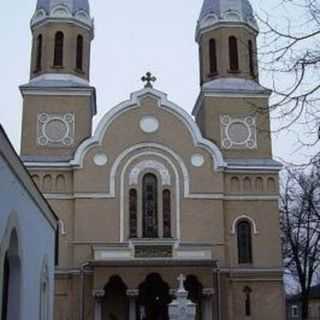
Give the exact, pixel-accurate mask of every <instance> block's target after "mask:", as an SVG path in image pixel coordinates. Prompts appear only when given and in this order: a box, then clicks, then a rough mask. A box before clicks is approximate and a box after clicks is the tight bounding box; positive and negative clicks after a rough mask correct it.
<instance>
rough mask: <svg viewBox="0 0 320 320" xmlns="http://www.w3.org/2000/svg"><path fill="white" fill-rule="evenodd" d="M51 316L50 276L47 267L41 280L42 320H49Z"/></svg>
mask: <svg viewBox="0 0 320 320" xmlns="http://www.w3.org/2000/svg"><path fill="white" fill-rule="evenodd" d="M48 316H49V274H48V267H47V266H46V265H45V266H44V267H43V270H42V274H41V279H40V320H48Z"/></svg>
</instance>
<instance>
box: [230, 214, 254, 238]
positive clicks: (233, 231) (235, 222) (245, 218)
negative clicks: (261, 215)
mask: <svg viewBox="0 0 320 320" xmlns="http://www.w3.org/2000/svg"><path fill="white" fill-rule="evenodd" d="M241 220H247V221H249V222H250V223H251V225H252V227H253V233H254V234H259V232H258V230H257V225H256V222H255V221H254V219H253V218H251V217H249V216H247V215H242V216H239V217H237V218H235V219H234V221H233V223H232V230H231V233H232V234H235V233H236V228H237V224H238V222H239V221H241Z"/></svg>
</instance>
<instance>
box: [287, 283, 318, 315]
mask: <svg viewBox="0 0 320 320" xmlns="http://www.w3.org/2000/svg"><path fill="white" fill-rule="evenodd" d="M287 319H288V320H300V319H302V307H301V296H300V295H299V294H298V295H294V296H290V297H288V298H287ZM308 319H310V320H318V319H320V284H318V285H316V286H314V287H311V290H310V295H309V317H308Z"/></svg>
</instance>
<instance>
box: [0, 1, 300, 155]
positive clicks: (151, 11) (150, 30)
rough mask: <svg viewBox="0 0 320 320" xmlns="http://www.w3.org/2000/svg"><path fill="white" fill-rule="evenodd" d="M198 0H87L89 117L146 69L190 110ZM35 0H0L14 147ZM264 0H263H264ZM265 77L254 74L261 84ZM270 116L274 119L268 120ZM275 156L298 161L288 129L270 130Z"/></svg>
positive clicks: (119, 97) (5, 112)
mask: <svg viewBox="0 0 320 320" xmlns="http://www.w3.org/2000/svg"><path fill="white" fill-rule="evenodd" d="M202 1H203V0H161V1H155V0H153V1H150V0H136V1H131V0H125V1H107V0H91V12H92V15H93V17H94V19H95V39H94V41H93V46H92V61H91V84H92V85H93V86H95V87H96V88H97V96H98V97H97V98H98V115H97V116H96V118H95V124H96V123H97V121H98V120H99V119H100V118H101V117H102V116H103V114H104V113H105V112H106V111H108V110H110V109H111V108H112V107H114V106H115V105H117V104H118V103H120V102H121V101H123V100H126V99H128V97H129V94H130V93H131V92H132V91H136V90H138V89H140V88H142V83H141V81H140V78H141V76H142V75H143V74H144V73H145V72H146V71H149V70H150V71H151V72H152V73H153V74H154V75H155V76H156V77H157V78H158V81H157V83H156V85H155V87H156V88H157V89H159V90H162V91H165V92H166V93H167V94H168V97H169V99H170V100H172V101H173V102H175V103H177V104H178V105H180V106H181V107H182V108H184V109H185V110H187V111H189V112H191V110H192V108H193V105H194V103H195V101H196V98H197V95H198V94H199V80H198V79H199V71H198V67H199V66H198V47H197V44H196V43H195V41H194V31H195V26H196V21H197V18H198V15H199V12H200V8H201V5H202ZM252 2H253V4H254V6H255V7H256V8H260V9H264V10H269V11H272V10H274V8H276V4H277V2H278V0H268V4H265V3H264V2H265V1H262V0H252ZM35 4H36V0H23V1H20V0H19V1H6V2H4V3H2V4H1V9H2V14H1V20H0V37H1V39H2V41H1V50H0V70H1V72H2V76H1V78H0V79H1V80H0V81H1V98H0V110H1V115H0V123H1V124H2V125H3V126H4V128H5V130H6V131H7V133H8V135H9V137H10V139H11V141H12V143H13V144H14V146H15V147H16V149H17V150H18V151H19V149H20V134H21V129H20V128H21V114H22V99H21V95H20V92H19V90H18V86H19V85H21V84H23V83H26V82H27V81H28V77H29V68H30V51H31V32H30V28H29V25H30V18H31V16H32V14H33V12H34V8H35ZM266 5H268V7H266ZM267 79H268V77H267V76H266V75H264V74H262V77H261V81H262V83H263V84H265V85H268V80H267ZM276 125H277V124H276V123H273V126H274V127H275V126H276ZM273 147H274V155H275V157H277V158H278V157H281V158H283V159H285V160H288V161H301V160H304V159H305V154H304V153H301V152H296V150H297V144H296V138H295V135H294V134H293V133H292V134H288V133H283V134H280V135H277V136H275V135H274V137H273Z"/></svg>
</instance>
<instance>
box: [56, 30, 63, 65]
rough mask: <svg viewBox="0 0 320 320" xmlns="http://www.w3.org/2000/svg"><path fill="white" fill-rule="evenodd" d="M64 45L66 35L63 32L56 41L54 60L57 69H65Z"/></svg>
mask: <svg viewBox="0 0 320 320" xmlns="http://www.w3.org/2000/svg"><path fill="white" fill-rule="evenodd" d="M63 44H64V35H63V33H62V32H61V31H59V32H57V33H56V35H55V39H54V60H53V65H54V66H55V67H63Z"/></svg>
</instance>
